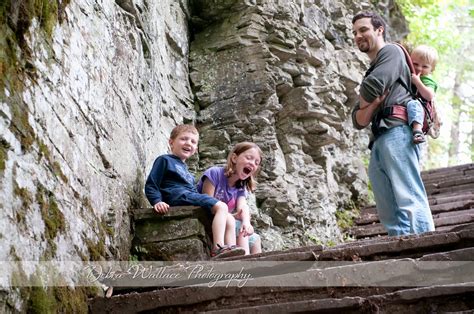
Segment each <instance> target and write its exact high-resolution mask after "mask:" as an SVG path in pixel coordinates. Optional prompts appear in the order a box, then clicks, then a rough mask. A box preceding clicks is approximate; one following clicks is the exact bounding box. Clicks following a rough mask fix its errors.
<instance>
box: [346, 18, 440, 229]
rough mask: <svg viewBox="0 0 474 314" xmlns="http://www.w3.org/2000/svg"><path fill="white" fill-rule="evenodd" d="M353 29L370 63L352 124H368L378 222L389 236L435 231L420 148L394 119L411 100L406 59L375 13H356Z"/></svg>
mask: <svg viewBox="0 0 474 314" xmlns="http://www.w3.org/2000/svg"><path fill="white" fill-rule="evenodd" d="M352 25H353V31H352V33H353V35H354V38H355V43H356V45H357V47H358V48H359V50H360V51H361V52H364V53H366V54H367V55H368V57H369V59H370V68H369V69H368V70H367V72H366V74H365V77H364V79H363V80H362V83H361V86H360V96H359V103H358V104H356V106H355V107H354V109H353V111H352V121H353V123H354V127H355V128H357V129H359V130H360V129H363V128H365V127H367V126H368V125H369V124H371V130H372V136H371V139H370V144H369V148H371V155H370V163H369V179H370V181H371V182H372V188H373V191H374V196H375V202H376V203H377V212H378V215H379V218H380V221H381V222H382V224H383V225H384V226H385V228H386V229H387V232H388V235H390V236H395V235H404V234H411V233H416V234H418V233H423V232H427V231H433V230H434V222H433V218H432V216H431V211H430V208H429V204H428V199H427V196H426V191H425V187H424V185H423V182H422V180H421V175H420V167H419V158H420V148H419V145H415V144H413V141H412V132H411V129H410V127H409V126H408V124H407V122H406V119H400V118H396V117H395V116H394V115H393V112H394V110H393V109H394V108H395V107H393V106H397V111H398V109H400V107H406V103H407V102H408V101H409V100H411V96H410V93H409V92H408V91H407V90H406V89H405V88H404V87H403V85H402V84H401V83H400V80H402V81H404V82H406V83H407V86H410V85H411V75H410V70H409V68H408V65H407V63H406V60H405V55H404V53H403V51H402V50H401V49H400V47H398V46H396V45H393V44H387V43H385V31H386V26H385V22H384V21H383V19H382V18H381V17H380V16H378V15H377V14H375V13H370V12H363V13H359V14H357V15H355V16H354V18H353V19H352ZM402 109H403V108H402ZM405 112H406V111H405Z"/></svg>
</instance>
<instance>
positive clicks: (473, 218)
mask: <svg viewBox="0 0 474 314" xmlns="http://www.w3.org/2000/svg"><path fill="white" fill-rule="evenodd" d="M470 208H474V207H472V206H471V207H470ZM433 220H434V224H435V228H436V230H438V229H439V228H441V227H448V226H450V227H451V228H452V227H453V226H456V225H461V224H466V223H472V222H474V209H469V210H462V211H456V212H446V213H441V214H436V215H433ZM376 221H378V217H377V220H376ZM447 229H450V228H445V229H442V230H447ZM349 234H351V235H353V236H355V237H356V238H357V239H359V238H365V237H373V236H377V235H386V234H387V232H386V230H385V228H384V227H383V225H382V224H381V223H378V222H373V223H371V224H366V225H361V226H356V227H353V228H351V229H350V230H349Z"/></svg>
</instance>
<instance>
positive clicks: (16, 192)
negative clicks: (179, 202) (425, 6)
mask: <svg viewBox="0 0 474 314" xmlns="http://www.w3.org/2000/svg"><path fill="white" fill-rule="evenodd" d="M25 3H29V2H28V1H25ZM58 3H59V4H60V7H59V8H56V7H53V10H54V9H55V10H57V12H53V13H54V14H53V17H54V18H53V19H52V23H51V25H50V24H48V25H50V26H49V27H47V25H45V19H44V16H43V18H42V19H40V18H35V17H34V14H30V13H29V12H28V11H27V10H28V9H31V8H29V7H28V6H27V5H26V4H23V3H18V2H15V1H7V4H6V9H5V10H4V11H5V12H0V13H2V15H0V16H5V20H6V21H7V22H6V23H4V25H2V26H1V27H2V28H1V32H2V36H1V37H2V38H5V40H3V39H2V40H3V41H2V49H3V50H4V52H5V53H3V54H2V55H1V56H0V61H1V67H0V70H1V71H2V72H1V73H2V85H1V90H0V129H1V133H0V134H1V135H0V199H1V211H0V216H1V217H0V239H1V241H2V245H1V246H0V260H11V259H21V260H38V259H45V260H48V259H61V260H76V259H83V260H88V259H102V258H114V259H126V258H128V256H127V255H128V252H129V245H130V224H129V217H128V213H129V209H130V208H132V207H140V206H147V205H148V204H147V203H146V202H145V201H144V200H143V191H142V190H143V182H144V180H145V176H146V174H147V173H148V171H149V170H150V168H151V165H152V163H153V160H154V158H155V157H156V156H157V155H159V154H163V153H165V152H166V151H167V138H168V135H169V132H170V131H171V129H172V128H173V127H174V126H175V125H176V124H179V123H183V122H196V123H197V125H198V127H199V128H200V131H201V143H200V152H199V156H198V158H194V159H193V161H191V169H192V170H194V171H196V174H199V173H200V172H201V171H203V170H204V169H205V168H206V167H207V166H209V165H213V164H219V163H223V162H224V160H225V158H226V155H227V152H228V150H229V149H230V148H231V147H232V145H233V144H235V143H237V142H239V141H243V140H250V141H254V142H256V143H258V144H259V145H260V146H261V148H262V149H263V151H264V163H263V169H262V172H261V175H260V177H259V186H258V190H257V192H256V193H255V195H254V196H253V198H252V200H251V204H252V210H253V212H254V218H255V221H256V224H257V227H258V231H259V233H261V235H262V236H263V243H264V248H265V250H274V249H281V248H285V247H293V246H299V245H304V244H310V243H314V242H320V241H321V242H328V241H334V242H337V241H339V240H340V239H341V233H340V231H339V229H338V227H337V225H336V218H335V212H336V211H337V210H343V209H345V208H349V207H350V206H351V204H352V203H353V202H358V201H360V200H361V199H364V197H365V196H366V192H365V191H366V177H365V170H364V166H363V163H362V157H361V156H362V152H363V150H364V149H365V145H366V135H365V133H363V132H354V130H353V128H352V126H351V123H350V121H349V113H350V109H351V107H352V105H353V104H354V101H355V99H356V94H357V85H358V83H359V82H360V80H361V78H362V73H363V71H364V70H365V68H366V65H367V59H366V58H365V56H364V55H361V54H360V53H358V52H357V51H356V50H355V49H354V47H353V44H352V39H351V37H352V36H351V34H350V33H351V22H350V18H351V17H352V15H353V14H354V12H357V11H360V10H362V9H369V8H372V7H371V5H369V4H368V3H362V2H361V3H358V4H354V3H352V2H351V1H336V2H334V1H326V0H314V1H310V0H306V1H303V0H302V1H288V0H258V1H252V0H238V1H227V0H226V1H218V2H216V1H211V0H207V1H206V0H192V1H185V0H180V1H172V0H162V1H146V0H115V1H88V0H77V1H71V2H69V1H59V2H58ZM379 9H381V10H383V11H384V12H385V13H384V14H385V15H386V17H388V18H390V20H393V21H392V23H393V24H397V25H401V26H400V29H399V32H398V33H403V32H404V31H406V30H405V29H404V28H403V27H404V23H403V19H400V18H397V16H398V15H397V13H396V12H394V7H393V3H392V2H391V1H389V2H388V3H387V4H384V5H379ZM2 10H3V9H2ZM38 16H42V15H38ZM48 21H51V20H48ZM400 21H402V22H400ZM395 22H396V23H395ZM12 69H13V70H12Z"/></svg>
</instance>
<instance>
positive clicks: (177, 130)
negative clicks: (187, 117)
mask: <svg viewBox="0 0 474 314" xmlns="http://www.w3.org/2000/svg"><path fill="white" fill-rule="evenodd" d="M183 132H191V133H194V134H196V135H199V132H198V130H197V129H196V127H195V126H194V125H191V124H179V125H177V126H175V127H174V128H173V130H172V131H171V134H170V139H172V140H174V139H175V138H177V137H178V135H180V134H181V133H183Z"/></svg>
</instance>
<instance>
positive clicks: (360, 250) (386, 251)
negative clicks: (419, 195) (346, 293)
mask: <svg viewBox="0 0 474 314" xmlns="http://www.w3.org/2000/svg"><path fill="white" fill-rule="evenodd" d="M473 239H474V223H472V224H470V225H467V227H466V230H462V231H459V232H455V231H453V232H439V231H434V232H430V233H425V234H422V235H411V236H404V237H387V238H385V239H384V240H381V239H378V241H377V240H376V241H373V242H367V243H361V244H358V242H357V241H356V242H354V244H353V245H352V246H350V247H335V248H332V249H327V250H323V251H322V252H321V254H320V255H319V256H318V260H339V261H341V260H344V261H351V260H359V259H361V260H380V259H388V258H403V257H413V256H415V257H420V256H421V255H423V254H426V253H427V252H429V253H436V252H442V251H445V250H448V248H449V250H452V249H459V248H464V247H469V246H473V245H474V241H473Z"/></svg>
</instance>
